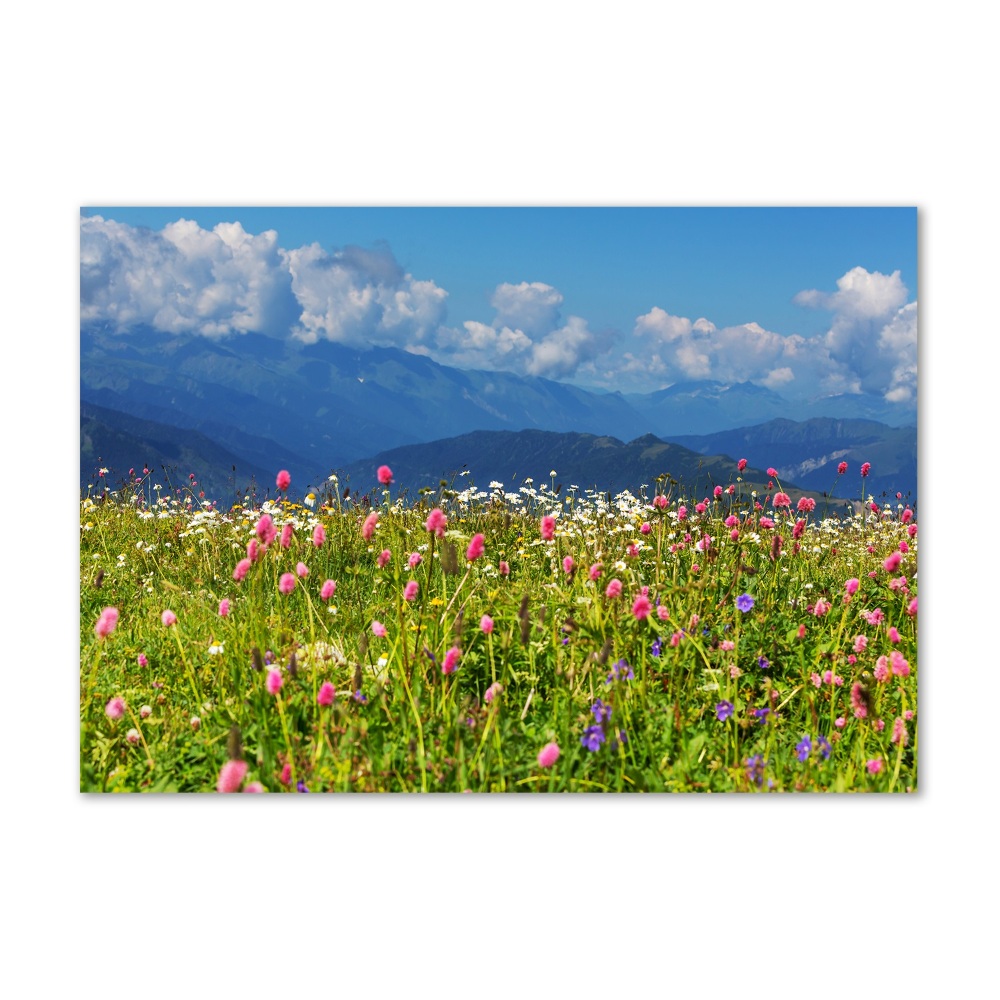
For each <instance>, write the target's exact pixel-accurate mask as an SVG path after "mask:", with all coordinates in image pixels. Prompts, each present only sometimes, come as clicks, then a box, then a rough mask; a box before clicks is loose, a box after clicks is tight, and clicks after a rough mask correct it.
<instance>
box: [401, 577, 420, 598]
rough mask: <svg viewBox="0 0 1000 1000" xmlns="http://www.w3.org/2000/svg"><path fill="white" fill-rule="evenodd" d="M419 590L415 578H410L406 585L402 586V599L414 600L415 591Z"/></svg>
mask: <svg viewBox="0 0 1000 1000" xmlns="http://www.w3.org/2000/svg"><path fill="white" fill-rule="evenodd" d="M419 590H420V585H419V584H418V583H417V581H416V580H410V581H409V582H408V583H407V585H406V586H405V587H404V588H403V600H404V601H415V600H416V599H417V592H418V591H419Z"/></svg>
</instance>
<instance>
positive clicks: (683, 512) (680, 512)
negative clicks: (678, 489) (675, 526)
mask: <svg viewBox="0 0 1000 1000" xmlns="http://www.w3.org/2000/svg"><path fill="white" fill-rule="evenodd" d="M687 516H688V509H687V507H685V506H684V504H681V505H680V507H678V508H677V520H678V521H683V520H685V519H686V518H687Z"/></svg>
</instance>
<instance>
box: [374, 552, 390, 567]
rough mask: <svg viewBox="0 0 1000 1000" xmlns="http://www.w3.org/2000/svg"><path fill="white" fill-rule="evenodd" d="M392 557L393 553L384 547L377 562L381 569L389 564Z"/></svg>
mask: <svg viewBox="0 0 1000 1000" xmlns="http://www.w3.org/2000/svg"><path fill="white" fill-rule="evenodd" d="M390 559H392V553H391V552H390V551H389V550H388V549H383V550H382V551H381V552H380V553H379V554H378V558H377V559H376V560H375V562H376V563H377V564H378V568H379V569H385V568H386V566H388V565H389V560H390Z"/></svg>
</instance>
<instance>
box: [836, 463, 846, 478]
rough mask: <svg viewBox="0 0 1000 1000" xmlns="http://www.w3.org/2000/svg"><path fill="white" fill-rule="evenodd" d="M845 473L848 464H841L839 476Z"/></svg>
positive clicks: (838, 470) (838, 467)
mask: <svg viewBox="0 0 1000 1000" xmlns="http://www.w3.org/2000/svg"><path fill="white" fill-rule="evenodd" d="M845 472H847V463H846V462H841V463H840V465H838V466H837V474H838V475H840V476H842V475H843V474H844V473H845Z"/></svg>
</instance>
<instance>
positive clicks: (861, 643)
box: [854, 635, 868, 653]
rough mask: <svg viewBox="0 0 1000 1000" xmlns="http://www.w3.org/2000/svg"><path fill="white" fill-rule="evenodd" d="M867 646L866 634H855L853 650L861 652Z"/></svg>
mask: <svg viewBox="0 0 1000 1000" xmlns="http://www.w3.org/2000/svg"><path fill="white" fill-rule="evenodd" d="M867 648H868V636H866V635H856V636H855V637H854V652H855V653H863V652H864V651H865V650H866V649H867Z"/></svg>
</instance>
